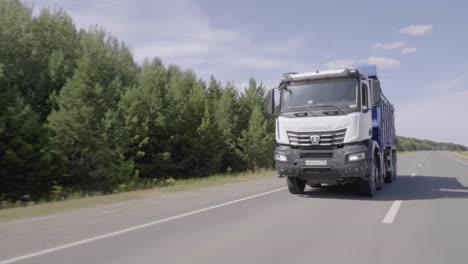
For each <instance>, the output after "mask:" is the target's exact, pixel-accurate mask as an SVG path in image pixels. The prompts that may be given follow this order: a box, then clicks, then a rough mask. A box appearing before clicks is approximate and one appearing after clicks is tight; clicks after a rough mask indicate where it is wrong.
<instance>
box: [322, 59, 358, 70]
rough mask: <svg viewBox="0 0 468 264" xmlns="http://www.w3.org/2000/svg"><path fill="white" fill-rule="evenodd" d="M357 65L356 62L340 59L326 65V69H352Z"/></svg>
mask: <svg viewBox="0 0 468 264" xmlns="http://www.w3.org/2000/svg"><path fill="white" fill-rule="evenodd" d="M354 65H356V62H355V61H354V60H351V59H340V60H332V61H329V62H327V63H325V65H324V67H325V68H326V69H342V68H351V67H353V66H354Z"/></svg>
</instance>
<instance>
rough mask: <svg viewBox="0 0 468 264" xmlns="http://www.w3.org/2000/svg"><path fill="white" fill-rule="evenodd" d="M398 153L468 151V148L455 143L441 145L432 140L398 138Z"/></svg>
mask: <svg viewBox="0 0 468 264" xmlns="http://www.w3.org/2000/svg"><path fill="white" fill-rule="evenodd" d="M397 146H398V151H417V150H447V151H467V150H468V148H467V147H466V146H463V145H459V144H453V143H441V142H434V141H430V140H422V139H416V138H408V137H400V136H398V137H397Z"/></svg>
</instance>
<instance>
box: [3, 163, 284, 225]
mask: <svg viewBox="0 0 468 264" xmlns="http://www.w3.org/2000/svg"><path fill="white" fill-rule="evenodd" d="M275 176H276V172H275V171H274V170H260V171H257V172H244V173H236V174H218V175H213V176H210V177H205V178H194V179H186V180H175V181H173V182H171V185H169V186H164V187H160V186H157V187H154V188H152V189H147V190H137V191H128V192H120V193H115V194H108V195H95V196H86V197H79V195H74V198H71V199H67V200H63V201H54V202H40V203H36V204H34V205H29V206H22V207H13V208H7V209H0V221H5V220H13V219H20V218H28V217H35V216H44V215H49V214H54V213H61V212H65V211H69V210H73V209H79V208H85V207H90V206H95V205H100V204H111V203H115V202H121V201H128V200H135V199H144V198H149V197H156V196H158V195H161V194H165V193H170V192H177V191H190V190H196V189H201V188H205V187H210V186H217V185H222V184H227V183H236V182H243V181H249V180H254V179H260V178H266V177H271V178H273V177H275Z"/></svg>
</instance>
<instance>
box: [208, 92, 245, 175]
mask: <svg viewBox="0 0 468 264" xmlns="http://www.w3.org/2000/svg"><path fill="white" fill-rule="evenodd" d="M238 100H239V99H238V94H237V90H236V88H235V86H234V85H233V84H232V83H228V84H227V86H226V88H225V89H224V90H223V92H222V95H221V97H220V99H219V101H218V103H217V104H216V109H215V114H214V117H215V122H216V125H217V126H218V128H219V130H220V134H221V141H222V151H223V153H222V155H223V156H222V165H221V169H222V170H224V171H225V170H228V169H229V168H230V169H233V170H236V171H239V170H243V169H244V168H245V164H244V163H243V160H242V158H241V157H239V152H238V151H236V150H237V149H238V148H239V142H238V139H239V137H240V135H241V131H242V130H241V127H240V124H239V101H238Z"/></svg>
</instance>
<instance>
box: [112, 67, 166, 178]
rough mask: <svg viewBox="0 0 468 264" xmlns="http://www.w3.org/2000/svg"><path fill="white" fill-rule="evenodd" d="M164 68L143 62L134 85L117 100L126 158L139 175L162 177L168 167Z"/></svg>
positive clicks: (164, 175)
mask: <svg viewBox="0 0 468 264" xmlns="http://www.w3.org/2000/svg"><path fill="white" fill-rule="evenodd" d="M169 105H170V102H169V98H168V95H167V74H166V69H165V68H164V66H163V65H162V63H161V61H160V60H159V59H155V60H153V62H152V63H148V62H145V63H144V65H143V68H142V70H141V72H140V74H139V77H138V82H137V85H136V86H135V87H133V88H131V89H129V90H127V91H126V92H125V94H124V95H123V97H122V100H121V101H120V108H121V109H122V111H123V113H124V119H125V128H126V130H127V132H128V135H129V138H130V149H129V152H128V154H127V155H128V157H129V158H130V159H132V160H134V161H135V162H136V164H135V165H136V168H137V169H138V171H139V175H140V176H142V177H145V178H165V177H166V176H168V170H169V168H170V166H171V163H172V161H171V153H170V152H169V151H170V148H169V147H168V145H169V140H170V136H171V135H170V132H169V130H168V129H169V126H168V123H169V122H171V121H172V120H170V116H171V113H170V112H168V110H170V109H169Z"/></svg>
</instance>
